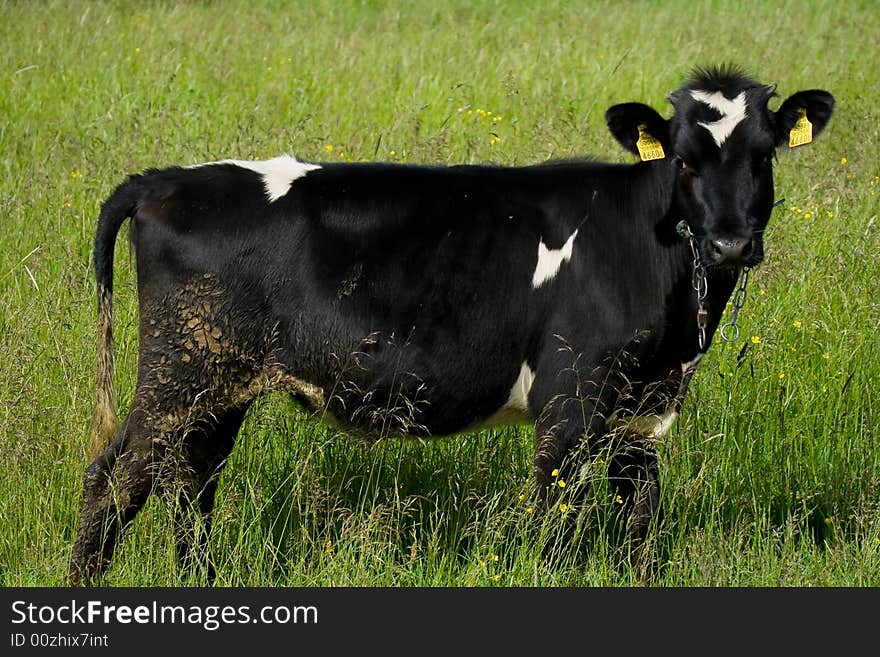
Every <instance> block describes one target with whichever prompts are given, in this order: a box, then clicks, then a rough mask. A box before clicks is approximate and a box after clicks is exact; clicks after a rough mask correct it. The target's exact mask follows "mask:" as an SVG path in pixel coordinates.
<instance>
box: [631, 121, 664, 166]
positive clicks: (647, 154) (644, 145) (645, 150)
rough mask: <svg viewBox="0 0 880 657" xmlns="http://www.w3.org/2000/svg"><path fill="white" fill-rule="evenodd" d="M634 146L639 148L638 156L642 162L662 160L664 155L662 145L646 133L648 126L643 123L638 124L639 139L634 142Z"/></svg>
mask: <svg viewBox="0 0 880 657" xmlns="http://www.w3.org/2000/svg"><path fill="white" fill-rule="evenodd" d="M636 148H638V149H639V157H640V158H642V162H647V161H648V160H662V159H663V158H664V157H666V153H664V152H663V145H662V144H661V143H660V142H659V141H657V140H656V139H655V138H654V137H652V136H651V135H650V133H648V126H646V125H645V124H644V123H643V124H642V125H640V126H639V140H638V141H637V142H636Z"/></svg>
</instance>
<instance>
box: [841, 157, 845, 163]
mask: <svg viewBox="0 0 880 657" xmlns="http://www.w3.org/2000/svg"><path fill="white" fill-rule="evenodd" d="M840 163H841V164H843V165H845V164H846V158H845V157H842V158H840Z"/></svg>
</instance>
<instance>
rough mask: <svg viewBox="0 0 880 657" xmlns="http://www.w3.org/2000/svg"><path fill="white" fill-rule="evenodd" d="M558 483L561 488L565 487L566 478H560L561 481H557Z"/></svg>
mask: <svg viewBox="0 0 880 657" xmlns="http://www.w3.org/2000/svg"><path fill="white" fill-rule="evenodd" d="M556 485H557V486H559V487H560V488H565V480H564V479H560V480H559V481H557V482H556Z"/></svg>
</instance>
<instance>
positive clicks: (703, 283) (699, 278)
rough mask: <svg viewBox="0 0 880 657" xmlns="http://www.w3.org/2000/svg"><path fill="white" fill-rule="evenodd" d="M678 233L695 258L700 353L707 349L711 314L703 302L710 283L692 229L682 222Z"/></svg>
mask: <svg viewBox="0 0 880 657" xmlns="http://www.w3.org/2000/svg"><path fill="white" fill-rule="evenodd" d="M675 230H676V232H677V233H678V234H679V235H681V236H682V237H684V238H685V239H687V241H688V244H689V245H690V247H691V255H692V256H693V259H694V260H693V274H692V275H691V287H692V288H693V290H694V292H696V293H697V341H698V343H699V345H700V351H703V350H705V348H706V326H707V325H708V324H709V312H708V311H707V310H706V306H705V305H704V304H703V301H704V300H705V299H706V295H707V294H708V293H709V281H708V279H707V278H706V268H705V267H704V266H703V261H702V260H700V252H699V251H698V250H697V240H695V239H694V234H693V233H692V232H691V227H690V226H688V225H687V222H686V221H684V220H682V221H679V222H678V225H677V226H676V227H675Z"/></svg>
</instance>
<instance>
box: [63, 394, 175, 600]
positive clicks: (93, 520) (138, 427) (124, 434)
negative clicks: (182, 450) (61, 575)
mask: <svg viewBox="0 0 880 657" xmlns="http://www.w3.org/2000/svg"><path fill="white" fill-rule="evenodd" d="M136 401H137V400H136ZM148 417H150V415H149V414H148V413H146V412H145V411H144V410H143V408H142V407H140V406H139V405H137V403H135V405H134V406H133V408H132V410H131V412H130V413H129V415H128V417H127V418H126V420H125V422H124V423H123V425H122V428H121V429H120V430H119V433H118V434H117V436H116V438H115V439H114V440H113V442H112V443H111V444H110V445H109V446H108V447H107V448H106V449H105V450H104V451H103V452H102V453H101V454H100V455H99V456H98V457H97V458H96V459H95V460H94V461H93V462H92V464H91V465H89V467H88V468H87V469H86V473H85V476H84V478H83V499H82V507H81V512H80V522H79V529H78V531H77V537H76V542H75V543H74V547H73V554H72V556H71V560H70V580H71V583H73V584H91V583H93V582H94V580H95V579H97V578H99V577H100V576H101V575H102V573H103V571H104V569H105V568H106V566H107V564H108V563H109V562H110V559H111V558H112V556H113V550H114V548H115V546H116V542H117V539H118V537H119V535H120V533H121V532H122V530H123V529H124V528H125V526H126V525H127V524H128V523H129V522H131V521H132V519H133V518H134V517H135V515H137V512H138V511H139V510H140V509H141V507H142V506H143V505H144V503H145V502H146V501H147V498H148V497H149V496H150V492H151V491H152V489H153V483H154V481H155V478H156V474H157V471H158V470H157V464H158V463H159V462H161V460H162V459H163V457H164V451H165V445H166V443H165V442H164V441H161V440H155V438H156V434H155V432H154V431H153V430H151V427H150V422H149V421H148V419H147V418H148Z"/></svg>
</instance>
